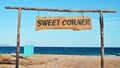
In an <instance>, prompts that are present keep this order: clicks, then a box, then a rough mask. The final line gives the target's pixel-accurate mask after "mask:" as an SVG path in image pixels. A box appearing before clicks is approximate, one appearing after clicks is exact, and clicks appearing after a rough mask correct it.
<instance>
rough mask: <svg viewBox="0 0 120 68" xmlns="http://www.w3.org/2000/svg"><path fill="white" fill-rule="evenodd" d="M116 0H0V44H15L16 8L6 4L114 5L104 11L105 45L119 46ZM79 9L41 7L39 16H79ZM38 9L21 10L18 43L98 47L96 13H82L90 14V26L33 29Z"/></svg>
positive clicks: (119, 20)
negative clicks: (109, 10)
mask: <svg viewBox="0 0 120 68" xmlns="http://www.w3.org/2000/svg"><path fill="white" fill-rule="evenodd" d="M119 3H120V1H119V0H114V1H113V0H11V1H10V0H0V44H10V45H14V46H15V45H16V34H17V20H18V18H17V17H18V15H17V14H18V11H17V10H12V9H11V10H8V9H5V8H4V7H5V6H20V7H34V8H60V9H114V10H116V11H117V13H104V25H105V26H104V27H105V29H104V30H105V47H120V8H119ZM81 15H82V13H65V12H62V13H60V12H48V11H45V12H43V11H40V12H39V16H81ZM36 16H38V11H22V17H21V46H23V45H25V44H27V43H29V42H33V43H34V45H36V46H49V47H50V46H55V47H58V46H61V47H63V46H65V47H100V26H99V13H84V16H90V17H91V18H92V30H81V31H73V30H41V31H35V19H36Z"/></svg>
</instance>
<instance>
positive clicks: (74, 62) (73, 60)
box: [0, 54, 120, 68]
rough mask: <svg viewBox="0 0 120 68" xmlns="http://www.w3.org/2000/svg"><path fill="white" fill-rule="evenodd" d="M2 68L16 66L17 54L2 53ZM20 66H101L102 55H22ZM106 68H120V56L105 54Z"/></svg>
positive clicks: (81, 67) (39, 67)
mask: <svg viewBox="0 0 120 68" xmlns="http://www.w3.org/2000/svg"><path fill="white" fill-rule="evenodd" d="M0 68H15V56H12V55H10V54H1V55H0ZM20 68H100V56H80V55H46V54H45V55H44V54H35V55H34V56H32V57H20ZM105 68H120V56H105Z"/></svg>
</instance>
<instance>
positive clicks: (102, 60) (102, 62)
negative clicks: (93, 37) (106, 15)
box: [100, 11, 104, 68]
mask: <svg viewBox="0 0 120 68" xmlns="http://www.w3.org/2000/svg"><path fill="white" fill-rule="evenodd" d="M100 34H101V68H104V23H103V13H102V11H101V12H100Z"/></svg>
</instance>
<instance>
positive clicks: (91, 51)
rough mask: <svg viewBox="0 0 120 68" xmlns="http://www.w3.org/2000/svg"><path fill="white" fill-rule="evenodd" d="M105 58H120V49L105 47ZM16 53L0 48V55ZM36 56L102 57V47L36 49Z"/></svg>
mask: <svg viewBox="0 0 120 68" xmlns="http://www.w3.org/2000/svg"><path fill="white" fill-rule="evenodd" d="M104 52H105V56H120V47H119V48H118V47H116V48H115V47H105V51H104ZM12 53H16V47H11V46H10V47H7V46H5V47H3V46H1V47H0V54H12ZM20 53H21V54H23V53H24V47H20ZM34 54H56V55H85V56H100V55H101V48H100V47H34Z"/></svg>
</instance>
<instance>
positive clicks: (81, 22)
mask: <svg viewBox="0 0 120 68" xmlns="http://www.w3.org/2000/svg"><path fill="white" fill-rule="evenodd" d="M43 29H72V30H86V29H92V23H91V18H90V17H88V16H78V17H76V16H70V17H36V30H43Z"/></svg>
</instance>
